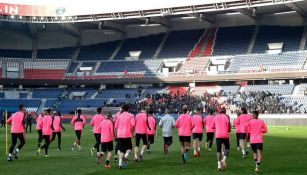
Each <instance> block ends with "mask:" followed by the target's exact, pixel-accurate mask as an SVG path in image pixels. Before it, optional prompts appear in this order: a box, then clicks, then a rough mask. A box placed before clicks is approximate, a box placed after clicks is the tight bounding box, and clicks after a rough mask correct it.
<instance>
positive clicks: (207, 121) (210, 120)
mask: <svg viewBox="0 0 307 175" xmlns="http://www.w3.org/2000/svg"><path fill="white" fill-rule="evenodd" d="M204 125H205V126H206V132H214V131H215V130H214V128H213V125H214V116H213V115H208V116H207V117H205V118H204Z"/></svg>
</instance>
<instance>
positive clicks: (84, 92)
mask: <svg viewBox="0 0 307 175" xmlns="http://www.w3.org/2000/svg"><path fill="white" fill-rule="evenodd" d="M96 92H97V90H96V89H93V88H70V89H67V93H66V97H68V98H72V95H73V93H75V94H76V95H80V96H82V97H83V98H91V97H92V96H93V95H94V94H95V93H96Z"/></svg>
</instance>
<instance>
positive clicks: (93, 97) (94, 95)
mask: <svg viewBox="0 0 307 175" xmlns="http://www.w3.org/2000/svg"><path fill="white" fill-rule="evenodd" d="M98 92H99V91H96V92H95V93H94V94H93V95H92V96H91V97H90V99H95V98H96V96H97V94H98Z"/></svg>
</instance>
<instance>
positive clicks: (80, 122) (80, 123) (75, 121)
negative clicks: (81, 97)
mask: <svg viewBox="0 0 307 175" xmlns="http://www.w3.org/2000/svg"><path fill="white" fill-rule="evenodd" d="M85 123H86V120H85V117H84V116H83V115H80V117H79V118H78V116H77V115H76V116H74V118H72V120H71V122H70V124H71V125H73V126H74V128H75V131H78V130H83V127H84V125H85Z"/></svg>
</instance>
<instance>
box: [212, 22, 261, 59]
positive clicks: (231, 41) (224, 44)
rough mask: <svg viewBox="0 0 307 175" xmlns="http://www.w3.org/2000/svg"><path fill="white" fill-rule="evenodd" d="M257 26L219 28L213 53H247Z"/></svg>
mask: <svg viewBox="0 0 307 175" xmlns="http://www.w3.org/2000/svg"><path fill="white" fill-rule="evenodd" d="M254 29H255V26H245V27H225V28H219V29H218V32H217V36H216V40H215V45H214V51H213V55H236V54H246V52H247V49H248V46H249V43H250V40H251V38H252V35H253V32H254Z"/></svg>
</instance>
